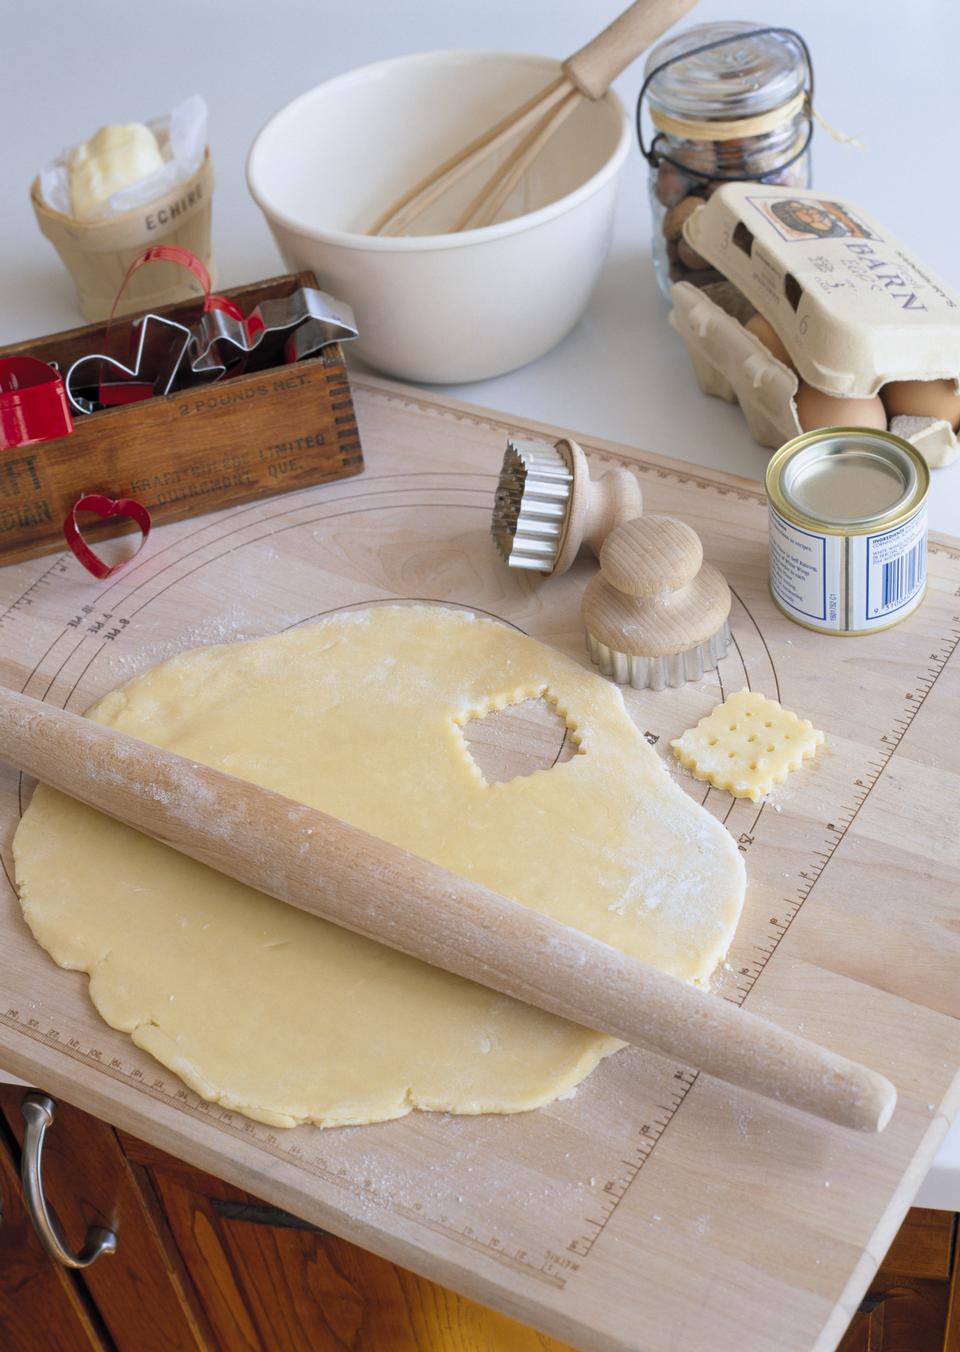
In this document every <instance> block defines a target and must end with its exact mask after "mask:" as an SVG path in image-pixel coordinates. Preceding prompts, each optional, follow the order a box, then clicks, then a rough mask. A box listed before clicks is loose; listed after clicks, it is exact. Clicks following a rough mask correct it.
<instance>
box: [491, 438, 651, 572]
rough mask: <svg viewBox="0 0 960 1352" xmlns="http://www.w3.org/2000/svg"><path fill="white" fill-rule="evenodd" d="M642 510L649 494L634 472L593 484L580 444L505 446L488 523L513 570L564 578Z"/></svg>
mask: <svg viewBox="0 0 960 1352" xmlns="http://www.w3.org/2000/svg"><path fill="white" fill-rule="evenodd" d="M642 511H643V495H642V493H641V492H640V485H639V483H638V482H637V479H636V476H635V475H633V474H631V473H630V471H629V470H628V469H613V470H608V471H607V473H606V474H602V475H601V476H600V477H599V478H598V479H591V478H590V469H589V466H588V464H587V457H586V455H585V454H584V452H583V450H582V448H581V447H580V446H578V445H577V443H576V442H575V441H558V442H557V443H556V445H554V446H551V445H549V444H548V443H546V442H542V441H519V440H515V439H514V438H513V437H511V438H510V440H509V441H508V442H507V449H506V453H505V454H504V457H503V466H502V468H501V470H500V481H499V483H498V485H497V492H496V497H495V499H494V507H493V520H492V522H491V523H490V530H491V534H492V535H493V542H494V544H495V545H496V547H497V551H498V552H499V554H500V557H501V558H502V559H503V560H504V561H505V562H506V563H507V565H508V566H509V567H510V568H529V569H532V570H534V571H536V572H540V573H547V574H548V575H549V576H551V577H559V576H560V574H561V573H565V572H566V571H567V569H568V568H569V567H570V565H571V564H572V563H573V561H574V559H575V558H576V557H577V555H578V554H579V552H580V550H581V548H582V547H583V545H588V546H589V547H590V549H592V550H593V552H594V554H597V553H599V551H600V546H601V545H602V544H603V542H604V540H605V539H606V537H607V535H608V534H609V532H610V531H611V530H613V529H614V527H615V526H618V525H620V524H621V522H624V521H630V520H632V519H633V518H634V517H637V516H639V515H640V513H641V512H642Z"/></svg>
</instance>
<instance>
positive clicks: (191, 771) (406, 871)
mask: <svg viewBox="0 0 960 1352" xmlns="http://www.w3.org/2000/svg"><path fill="white" fill-rule="evenodd" d="M0 759H2V760H6V761H9V762H10V763H11V764H12V765H15V766H18V767H20V769H22V770H24V771H26V772H27V773H28V774H31V775H34V776H35V777H36V778H37V779H39V780H42V781H43V782H44V783H45V784H50V785H52V786H53V787H54V788H57V789H61V790H62V791H63V792H64V793H67V794H70V795H71V796H72V797H73V798H77V799H79V800H80V801H81V802H84V803H88V804H89V805H90V806H91V807H95V808H99V809H100V810H101V811H102V812H106V813H107V814H108V815H109V816H111V817H115V818H116V819H117V820H118V821H121V822H125V823H126V824H127V825H129V826H132V827H134V828H135V829H136V830H138V831H142V832H144V833H145V834H146V835H148V836H152V837H153V838H154V839H156V840H159V841H161V842H162V843H163V844H165V845H169V846H171V847H172V848H174V849H176V850H180V851H181V852H182V853H184V854H187V855H190V856H191V857H192V858H193V859H197V860H199V861H200V862H201V863H203V864H207V865H209V866H210V867H211V868H214V869H217V870H219V871H220V872H221V873H226V874H228V875H229V876H230V877H232V878H236V879H238V880H239V881H240V882H242V883H246V884H248V885H249V886H250V887H255V888H258V889H259V890H260V891H262V892H267V893H269V895H270V896H273V897H277V898H279V899H280V900H281V901H285V902H289V903H290V904H291V905H293V906H298V907H300V908H301V910H305V911H310V912H311V913H313V914H315V915H319V916H322V917H323V918H324V919H325V920H332V921H333V922H334V923H335V924H338V925H343V926H344V927H345V928H346V929H349V930H354V931H355V932H356V933H357V934H362V935H364V936H366V937H367V938H369V939H376V940H378V941H379V942H380V943H384V944H388V945H389V946H390V947H391V948H396V949H399V950H400V951H401V952H402V953H408V954H409V955H410V956H411V957H415V958H421V959H422V960H423V961H424V962H428V963H431V964H433V966H435V967H442V968H445V969H446V970H447V971H450V972H456V973H458V974H459V975H460V976H464V977H468V978H469V979H470V980H471V981H476V982H479V983H480V984H481V985H484V986H491V987H493V989H494V990H498V991H502V992H503V993H504V994H505V995H511V996H514V997H515V998H516V999H518V1000H523V1001H525V1002H526V1003H527V1004H530V1005H536V1006H538V1007H539V1008H540V1009H546V1010H549V1011H550V1013H551V1014H558V1015H560V1016H561V1017H562V1018H565V1019H570V1020H572V1021H573V1022H574V1023H579V1024H582V1025H584V1026H586V1027H588V1028H594V1029H598V1030H600V1031H602V1032H606V1033H611V1034H613V1036H614V1037H618V1038H621V1039H622V1040H623V1041H624V1042H632V1043H637V1044H638V1045H640V1046H642V1047H648V1048H650V1049H652V1050H654V1051H657V1052H660V1053H662V1054H663V1055H665V1056H669V1057H671V1058H673V1059H675V1060H678V1061H682V1062H683V1063H684V1064H685V1065H688V1066H695V1067H697V1068H698V1069H700V1070H703V1071H705V1072H706V1073H707V1074H708V1075H713V1076H716V1077H717V1078H718V1079H721V1080H726V1081H728V1082H729V1083H730V1084H734V1085H738V1086H740V1087H741V1088H743V1089H750V1090H752V1091H753V1092H754V1093H757V1094H762V1095H764V1096H765V1097H767V1098H771V1099H776V1100H778V1101H779V1102H781V1103H786V1104H790V1105H791V1106H792V1107H795V1108H801V1109H803V1110H804V1111H806V1112H808V1113H813V1114H814V1115H815V1116H817V1117H821V1118H825V1119H826V1120H827V1121H830V1122H836V1123H839V1124H840V1125H841V1126H845V1127H853V1128H856V1129H857V1130H859V1131H882V1130H883V1128H884V1127H885V1126H886V1124H887V1122H888V1121H889V1120H890V1117H891V1114H892V1113H893V1110H894V1107H895V1105H896V1098H897V1096H896V1090H895V1089H894V1087H893V1085H892V1084H890V1082H889V1081H888V1080H886V1079H884V1078H883V1076H882V1075H878V1074H876V1073H875V1072H874V1071H871V1070H868V1069H866V1067H864V1066H861V1065H858V1064H857V1063H856V1062H853V1061H848V1060H846V1059H845V1058H844V1057H842V1056H838V1055H836V1054H835V1053H834V1052H830V1051H827V1050H826V1049H825V1048H823V1047H819V1046H817V1045H816V1044H815V1043H812V1042H808V1041H806V1040H805V1039H804V1038H800V1037H797V1036H796V1034H794V1033H790V1032H787V1031H786V1030H785V1029H782V1028H778V1027H777V1026H776V1025H775V1024H771V1023H767V1022H766V1021H765V1020H764V1019H761V1018H758V1017H757V1016H756V1015H754V1014H748V1013H747V1012H746V1011H745V1010H742V1009H738V1008H736V1006H734V1005H733V1004H731V1003H729V1002H728V1001H726V1000H723V999H720V998H719V997H717V996H714V995H708V994H704V993H702V992H701V991H698V990H696V989H695V988H694V987H692V986H688V985H686V984H685V983H684V982H682V981H679V980H677V979H676V978H675V977H671V976H667V975H666V973H664V972H661V971H658V970H657V969H656V968H654V967H648V966H647V965H646V964H645V963H642V962H638V961H637V960H636V959H635V958H630V957H627V956H626V955H625V954H623V953H620V952H619V951H618V950H617V949H615V948H611V947H610V946H609V945H608V944H605V943H602V942H601V941H600V940H598V939H593V938H591V937H590V936H589V935H587V934H583V933H581V931H579V930H576V929H572V928H571V927H570V926H568V925H563V924H561V923H560V922H559V921H557V920H553V919H551V918H550V917H549V916H545V915H540V914H538V912H536V911H533V910H530V909H529V908H528V907H526V906H522V905H520V904H519V903H518V902H515V901H510V900H508V899H507V898H506V897H503V896H500V895H498V894H497V893H496V892H492V891H490V890H489V888H486V887H483V886H482V885H481V884H479V883H475V882H470V881H468V880H467V879H464V878H460V877H457V876H456V874H453V873H450V872H448V871H447V870H446V869H444V868H441V867H439V865H437V864H432V863H429V862H428V861H427V860H424V859H420V858H418V857H417V856H415V855H412V854H409V853H408V852H407V851H405V850H402V849H399V848H398V847H397V846H396V845H389V844H387V842H386V841H383V840H379V839H378V838H377V837H376V836H371V835H369V834H367V832H365V831H361V830H359V829H358V828H356V827H353V826H348V825H347V824H346V823H345V822H342V821H338V820H337V819H336V818H335V817H330V816H328V815H327V814H326V813H324V812H318V811H317V810H316V809H314V808H310V807H304V806H303V805H302V804H299V803H295V802H293V801H292V800H291V799H289V798H284V797H283V796H282V795H281V794H278V793H273V792H272V791H270V790H267V789H261V788H258V787H256V786H255V785H253V784H248V783H246V782H245V781H243V780H240V779H235V778H234V777H233V776H232V775H226V774H223V773H222V772H220V771H218V770H212V769H209V768H208V767H206V766H203V765H197V764H194V763H193V762H191V761H188V760H185V759H184V758H183V757H181V756H177V755H174V754H173V753H172V752H170V751H164V750H161V749H160V748H159V747H155V746H150V745H149V744H147V743H146V742H141V741H139V740H138V739H136V738H133V737H128V736H126V735H124V734H121V733H118V732H115V731H114V730H113V729H110V728H105V727H101V726H100V725H99V724H97V723H93V722H91V721H90V720H88V719H85V718H81V717H79V716H78V715H76V714H71V713H67V712H66V711H65V710H62V709H57V708H54V707H53V706H52V705H49V704H43V703H41V702H40V701H38V700H35V699H32V698H30V697H29V696H27V695H19V694H14V693H13V692H11V691H5V690H0Z"/></svg>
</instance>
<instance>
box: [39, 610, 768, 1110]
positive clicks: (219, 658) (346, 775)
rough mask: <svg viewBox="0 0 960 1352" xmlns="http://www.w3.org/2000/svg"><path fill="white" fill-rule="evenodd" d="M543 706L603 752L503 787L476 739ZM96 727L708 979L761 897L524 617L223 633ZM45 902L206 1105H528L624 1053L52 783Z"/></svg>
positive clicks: (611, 699) (402, 619) (125, 693)
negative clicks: (501, 714)
mask: <svg viewBox="0 0 960 1352" xmlns="http://www.w3.org/2000/svg"><path fill="white" fill-rule="evenodd" d="M533 696H543V697H544V698H546V699H548V700H550V701H552V702H554V704H555V706H556V708H557V710H558V712H559V713H560V714H561V715H562V716H563V718H564V719H565V721H566V722H567V724H568V726H569V727H571V728H573V729H575V736H576V738H577V739H578V741H579V751H578V754H577V755H575V756H574V757H573V758H572V759H571V760H569V761H567V762H566V763H564V764H560V765H556V766H554V767H553V768H552V769H549V770H540V771H537V772H536V773H535V774H533V775H530V776H527V777H524V778H516V779H513V780H511V781H509V782H507V783H500V784H487V783H486V782H485V780H484V779H483V777H482V775H481V774H480V772H479V770H478V769H477V767H476V765H475V763H474V762H473V760H472V759H471V757H470V754H469V750H468V748H467V745H466V742H465V741H464V738H463V735H462V732H461V729H462V727H463V725H464V724H465V723H466V722H467V721H468V720H469V719H470V718H471V717H472V716H478V715H482V714H484V713H486V712H488V711H490V710H491V709H493V708H499V707H503V706H505V705H507V704H513V703H518V702H520V701H522V700H524V699H528V698H530V697H533ZM90 717H92V718H95V719H96V720H97V721H98V722H100V723H104V724H107V725H109V726H112V727H116V728H119V729H121V730H122V731H124V732H127V733H131V734H132V735H134V736H137V737H140V738H143V739H144V740H145V741H148V742H153V743H156V744H158V745H161V746H165V747H169V748H171V749H172V750H174V751H177V752H179V753H180V754H181V755H184V756H188V757H190V758H191V759H194V760H197V761H202V762H204V763H206V764H208V765H213V766H217V767H218V768H221V769H223V770H226V771H228V772H230V773H231V774H234V775H238V776H240V777H242V778H245V779H249V780H252V781H254V782H255V783H258V784H262V785H265V786H267V787H268V788H271V789H275V790H277V791H279V792H281V793H284V794H287V795H288V796H289V797H291V798H294V799H297V800H298V801H300V802H303V803H308V804H310V805H312V806H314V807H318V808H321V809H323V810H324V811H326V812H330V813H333V814H334V815H336V816H338V817H340V818H342V819H343V820H345V821H348V822H351V823H354V824H355V825H357V826H361V827H363V828H365V829H366V830H367V831H371V832H373V833H375V834H377V835H379V836H382V837H384V838H385V839H387V840H390V841H393V842H394V843H396V844H398V845H402V846H404V847H406V848H407V849H409V850H412V851H413V852H414V853H416V854H419V855H421V856H424V857H426V858H428V859H432V860H435V861H436V862H437V863H440V864H443V865H445V866H446V867H447V868H450V869H453V870H454V871H455V872H458V873H461V874H463V875H465V876H468V877H474V878H477V879H479V880H480V881H482V882H484V883H486V884H488V885H489V886H490V887H493V888H494V889H496V890H497V891H501V892H504V893H506V894H508V895H510V896H512V897H515V898H516V899H517V900H519V901H522V902H524V903H526V904H527V905H530V906H533V907H536V908H538V909H541V910H543V911H546V912H549V913H550V914H552V915H554V916H556V917H557V918H558V919H560V920H563V921H565V922H567V923H569V924H573V925H576V926H579V927H580V928H581V929H583V930H586V931H588V932H589V933H591V934H593V935H595V936H597V937H598V938H600V939H604V940H606V941H607V942H609V943H612V944H615V945H616V946H617V947H619V948H621V949H623V950H624V951H626V952H628V953H631V954H635V955H636V956H637V957H640V958H643V959H645V960H646V961H648V962H652V963H655V964H656V965H657V966H659V967H662V968H664V969H665V970H667V971H669V972H672V973H674V974H675V975H677V976H679V977H682V978H684V979H685V980H689V981H701V982H702V981H704V980H706V978H707V977H708V976H709V975H710V973H711V971H712V970H713V968H714V967H715V965H716V963H717V962H718V961H719V959H720V958H721V957H722V956H723V954H724V953H725V952H726V949H727V947H728V945H729V942H730V939H731V937H732V935H733V931H734V928H735V926H736V923H737V919H738V917H739V914H740V910H741V906H742V902H743V894H744V870H743V863H742V860H741V857H740V854H739V852H738V851H737V849H736V846H735V845H734V843H733V840H732V838H731V837H730V836H729V834H728V833H727V832H726V831H725V830H724V828H723V827H722V826H721V825H719V823H718V822H716V821H715V820H714V818H713V817H711V816H710V815H709V813H707V812H706V811H704V810H703V809H702V808H701V807H699V805H698V804H697V803H695V802H694V801H693V800H692V799H691V798H689V797H688V796H687V795H686V794H685V793H684V792H683V791H682V790H681V789H680V788H679V787H678V786H677V785H676V784H675V783H674V782H673V780H672V779H671V778H670V776H669V775H668V774H667V773H666V771H665V769H664V767H663V765H662V763H661V761H660V759H659V757H658V756H657V754H656V753H655V752H654V751H653V750H652V749H651V748H650V747H649V746H648V745H647V743H646V742H645V741H644V739H643V737H642V736H641V735H640V733H639V732H638V731H637V729H636V727H635V726H634V724H633V723H632V721H631V719H630V718H629V716H628V714H627V712H626V709H625V707H624V703H623V699H622V697H621V694H620V692H619V690H618V689H617V688H616V686H614V685H611V684H609V683H608V682H607V681H605V680H603V679H602V678H601V677H599V676H595V675H593V674H592V673H590V672H587V671H585V670H584V669H583V668H581V667H580V666H579V665H577V664H576V663H575V662H573V661H571V660H570V659H569V658H567V657H564V656H563V655H562V654H560V653H557V652H555V651H553V650H552V649H550V648H547V647H544V646H543V645H542V644H540V643H538V642H536V641H535V640H533V639H529V638H526V637H524V636H523V635H522V634H519V633H517V632H516V631H514V630H512V629H510V628H508V627H507V626H506V625H503V624H499V623H496V622H493V621H489V620H484V619H479V618H476V617H475V616H473V615H472V614H470V613H469V612H464V611H455V610H450V609H443V608H440V607H428V606H414V605H409V606H396V605H391V606H380V607H374V608H371V609H367V610H363V611H346V612H343V613H341V614H340V615H338V616H335V617H333V618H332V619H330V620H328V621H325V622H324V623H321V624H316V625H311V626H309V627H305V628H301V629H296V630H293V631H290V632H288V633H285V634H281V635H277V636H276V637H271V638H264V639H257V640H255V641H253V642H248V643H236V644H232V645H229V646H225V647H214V648H202V649H198V650H196V651H193V652H188V653H185V654H183V655H182V656H179V657H176V658H173V659H172V660H171V661H168V662H165V663H163V664H162V665H161V666H158V667H156V668H154V669H153V670H151V671H148V672H147V673H146V674H145V675H143V676H141V677H138V678H137V679H136V680H133V681H131V682H130V683H129V684H128V685H125V686H123V687H121V688H120V689H119V690H117V691H114V692H113V693H112V694H109V695H107V696H106V698H105V699H103V700H101V702H100V703H99V704H98V705H97V706H96V707H95V708H94V709H92V710H91V711H90ZM14 858H15V862H16V871H17V883H18V887H19V891H20V896H21V901H22V905H23V913H24V916H25V917H26V920H27V922H28V924H29V925H30V927H31V929H32V930H33V933H34V935H35V936H36V938H37V940H38V941H39V942H40V943H41V944H42V945H43V946H44V948H46V949H47V951H48V952H49V953H50V955H51V956H52V957H53V958H54V960H55V961H56V962H58V963H60V964H61V966H63V967H69V968H78V969H81V970H83V971H86V972H88V973H89V975H90V996H91V999H92V1000H93V1002H94V1004H95V1006H96V1008H97V1009H98V1010H99V1012H100V1014H101V1015H102V1016H103V1018H104V1019H106V1021H107V1022H108V1023H110V1024H111V1025H112V1026H113V1027H115V1028H120V1029H123V1030H125V1031H126V1032H128V1033H130V1034H131V1036H132V1038H133V1040H134V1042H135V1043H136V1044H137V1045H138V1046H140V1047H142V1048H145V1049H146V1050H147V1051H148V1052H150V1053H151V1054H152V1055H153V1056H155V1057H156V1058H157V1060H159V1061H161V1062H162V1063H163V1064H164V1065H165V1066H168V1067H169V1068H170V1069H171V1070H173V1071H175V1072H176V1073H177V1074H178V1075H179V1076H181V1077H182V1078H183V1079H184V1080H185V1081H186V1082H187V1083H188V1084H189V1085H190V1086H191V1087H192V1088H193V1089H195V1090H196V1091H197V1092H198V1093H199V1094H201V1095H202V1096H203V1097H204V1098H208V1099H215V1100H218V1101H219V1102H221V1103H222V1104H224V1105H225V1106H226V1107H228V1108H231V1109H235V1110H239V1111H241V1112H243V1113H246V1114H248V1115H249V1116H250V1117H254V1118H257V1119H259V1120H261V1121H263V1122H268V1123H270V1124H272V1125H277V1126H294V1125H296V1124H297V1123H300V1122H305V1121H312V1122H317V1123H320V1124H321V1125H324V1126H332V1125H341V1124H346V1123H361V1122H373V1121H378V1120H382V1119H386V1118H393V1117H399V1116H402V1115H403V1114H405V1113H407V1112H409V1111H410V1109H411V1108H414V1107H417V1108H423V1109H433V1110H444V1111H449V1112H456V1113H481V1112H520V1111H523V1110H525V1109H529V1108H534V1107H537V1106H539V1105H541V1104H544V1103H548V1102H550V1101H551V1100H552V1099H555V1098H557V1097H558V1096H560V1095H562V1094H565V1093H568V1092H569V1091H571V1090H572V1089H573V1088H574V1087H575V1086H576V1085H577V1084H578V1083H579V1082H580V1081H581V1080H582V1079H583V1078H584V1077H585V1076H586V1075H588V1074H589V1073H590V1071H591V1070H592V1069H593V1067H594V1066H595V1065H596V1064H597V1062H598V1061H599V1060H600V1059H601V1058H602V1057H604V1056H607V1055H609V1054H610V1053H611V1052H613V1051H615V1050H617V1048H618V1047H619V1045H620V1044H619V1043H617V1042H616V1041H614V1040H613V1039H612V1038H610V1037H606V1036H603V1035H600V1034H597V1033H594V1032H590V1031H588V1030H586V1029H583V1028H579V1027H577V1026H575V1025H573V1024H570V1023H567V1022H564V1021H563V1020H561V1019H557V1018H555V1017H553V1016H551V1015H549V1014H545V1013H541V1012H540V1011H538V1010H535V1009H532V1008H530V1007H528V1006H526V1005H522V1004H520V1003H518V1002H517V1001H514V1000H511V999H508V998H506V997H504V996H501V995H498V994H496V993H495V992H493V991H489V990H486V989H484V988H482V987H480V986H476V985H473V984H472V983H470V982H468V981H465V980H463V979H462V978H460V977H456V976H452V975H450V974H448V973H445V972H442V971H439V970H437V969H436V968H432V967H429V966H426V965H424V964H423V963H420V962H417V961H415V960H414V959H411V958H408V957H404V956H403V955H401V954H399V953H396V952H394V951H393V950H391V949H389V948H385V947H382V946H380V945H379V944H376V943H372V942H370V941H369V940H366V939H362V938H360V937H358V936H356V935H353V934H350V933H348V932H347V931H345V930H342V929H339V928H337V927H336V926H334V925H331V924H329V923H327V922H325V921H323V920H320V919H318V918H316V917H314V916H309V915H307V914H305V913H304V912H301V911H297V910H295V909H294V908H293V907H290V906H286V905H284V904H283V903H281V902H278V901H275V900H273V899H271V898H269V897H266V896H264V895H263V894H261V893H258V892H255V891H253V890H252V889H250V888H246V887H244V886H242V885H241V884H240V883H236V882H234V881H232V880H231V879H229V878H226V877H224V876H222V875H220V874H217V873H215V872H213V871H211V870H210V869H207V868H205V867H204V866H202V865H200V864H197V863H195V862H194V861H193V860H191V859H188V858H186V857H184V856H182V855H179V854H177V853H175V852H174V851H171V850H169V849H168V848H166V847H165V846H162V845H160V844H158V843H156V842H155V841H152V840H150V839H148V838H147V837H145V836H141V835H139V834H138V833H137V832H135V831H132V830H130V829H129V828H128V827H125V826H121V825H119V824H118V823H116V822H114V821H112V820H110V819H109V818H107V817H104V816H102V815H101V814H99V813H97V812H95V811H93V810H92V809H90V808H87V807H84V806H83V805H81V804H79V803H77V802H76V801H74V800H73V799H70V798H67V797H65V796H64V795H62V794H59V793H56V792H55V791H53V790H51V789H47V788H46V787H43V786H41V787H39V788H38V789H37V791H36V793H35V794H34V797H33V801H32V802H31V804H30V806H29V808H28V809H27V811H26V813H25V814H24V817H23V820H22V822H21V824H20V827H19V830H18V831H17V835H16V838H15V840H14Z"/></svg>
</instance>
